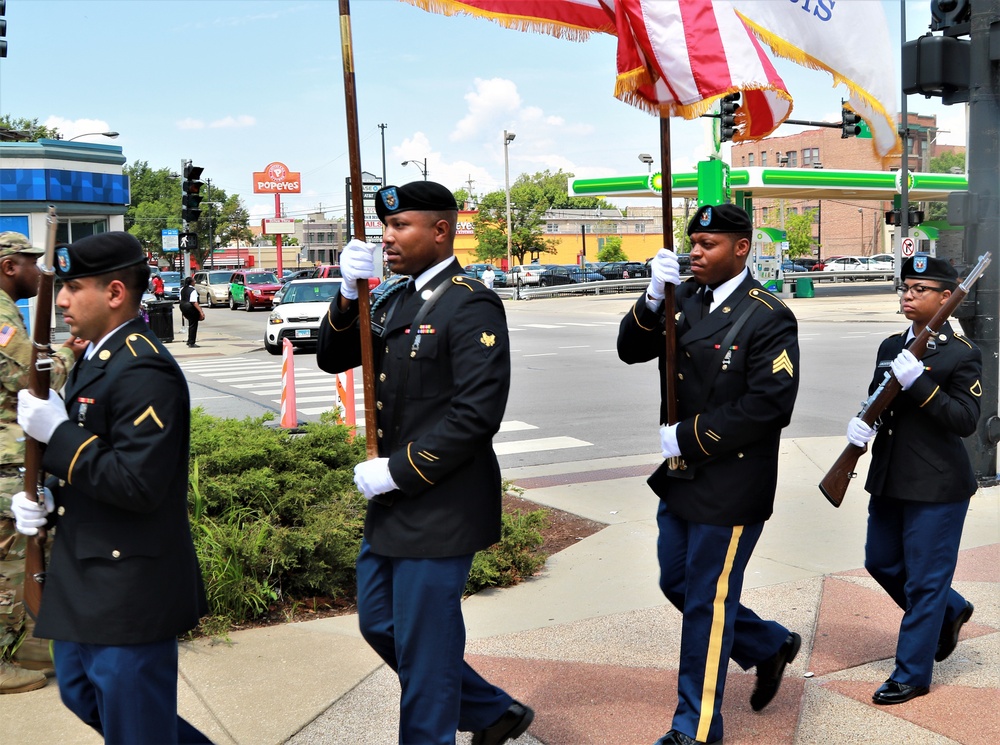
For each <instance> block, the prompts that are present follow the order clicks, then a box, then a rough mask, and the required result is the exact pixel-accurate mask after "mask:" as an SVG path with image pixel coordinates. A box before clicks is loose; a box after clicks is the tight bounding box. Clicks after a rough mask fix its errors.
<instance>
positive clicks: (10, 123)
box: [0, 114, 62, 142]
mask: <svg viewBox="0 0 1000 745" xmlns="http://www.w3.org/2000/svg"><path fill="white" fill-rule="evenodd" d="M60 139H62V135H61V134H59V130H58V129H56V128H55V127H52V128H51V129H50V128H49V127H46V126H45V125H44V124H39V123H38V119H37V118H35V119H26V118H24V117H18V118H16V119H15V118H14V117H12V116H11V115H10V114H0V141H6V142H38V140H60Z"/></svg>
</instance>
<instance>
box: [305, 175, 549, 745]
mask: <svg viewBox="0 0 1000 745" xmlns="http://www.w3.org/2000/svg"><path fill="white" fill-rule="evenodd" d="M375 210H376V213H377V214H378V217H379V219H380V220H382V222H383V223H384V224H385V230H384V234H383V236H382V240H383V241H384V243H385V246H384V252H385V256H386V258H387V260H388V266H389V269H390V270H391V271H392V272H394V273H396V274H401V275H410V276H411V277H412V279H410V280H408V281H406V280H402V279H397V280H395V281H392V280H390V283H387V284H388V286H387V288H386V289H385V291H384V292H383V293H382V294H381V295H380V296H379V298H378V300H377V301H375V302H373V303H372V342H373V347H374V363H375V365H374V366H375V370H376V371H377V379H378V382H377V383H376V387H375V395H376V398H377V403H376V404H375V406H376V409H377V410H378V411H377V414H376V416H377V419H378V432H377V439H378V456H379V457H377V458H374V459H372V460H368V461H365V462H363V463H360V464H358V466H357V467H356V468H355V470H354V481H355V484H357V486H358V488H359V489H360V491H361V492H362V494H364V496H365V498H366V499H368V507H367V514H366V516H365V528H364V539H363V541H362V544H361V551H360V553H359V555H358V560H357V582H358V621H359V624H360V626H361V633H362V635H363V636H364V638H365V639H366V641H367V642H368V643H369V644H370V645H371V646H372V648H373V649H374V650H375V651H376V652H377V653H378V654H379V656H380V657H382V659H383V660H385V662H386V663H387V664H388V665H389V666H390V667H391V668H392V669H393V670H395V671H396V673H397V674H398V676H399V682H400V686H401V688H402V694H401V697H400V715H399V742H400V743H454V742H455V732H456V730H462V731H471V732H473V733H474V735H473V737H472V742H473V743H475V744H476V745H485V744H490V745H498V744H499V743H503V742H506V741H507V740H510V739H514V738H516V737H518V736H519V735H520V734H521V733H522V732H524V731H525V730H526V729H527V728H528V726H529V725H530V724H531V720H532V718H533V717H534V712H533V711H532V710H531V709H530V708H529V707H527V706H525V705H524V704H521V703H519V702H517V701H515V700H514V699H512V698H511V697H510V695H508V694H507V693H505V692H504V691H502V690H501V689H499V688H497V687H495V686H493V685H491V684H490V683H488V682H487V681H485V680H484V679H483V678H482V677H480V676H479V674H478V673H476V671H475V670H473V669H472V667H470V666H469V665H468V664H467V663H466V662H465V661H464V659H463V657H464V651H465V622H464V621H463V619H462V594H463V591H464V589H465V584H466V581H467V579H468V576H469V570H470V568H471V566H472V557H473V555H474V554H475V552H476V551H478V550H480V549H484V548H487V547H488V546H490V545H492V544H493V543H495V542H496V541H497V540H499V538H500V514H501V484H500V468H499V465H498V463H497V458H496V454H495V453H494V451H493V444H492V439H493V436H494V435H495V434H496V433H497V431H498V430H499V428H500V423H501V420H502V419H503V413H504V408H505V407H506V404H507V393H508V390H509V387H510V344H509V339H508V334H507V321H506V318H505V316H504V310H503V304H502V303H501V302H500V300H499V298H498V297H497V296H496V294H494V293H492V292H488V291H487V290H486V288H485V287H484V286H483V284H482V283H481V282H477V281H476V280H474V279H472V278H470V277H468V276H467V275H466V274H465V272H463V270H462V268H461V266H460V265H459V263H458V262H457V261H456V260H455V258H454V241H455V229H456V225H457V221H458V205H457V204H456V202H455V197H454V196H453V195H452V193H451V192H450V191H449V190H448V189H446V188H445V187H444V186H442V185H441V184H437V183H434V182H432V181H416V182H413V183H409V184H405V185H403V186H389V187H386V188H384V189H381V190H380V191H379V192H378V193H377V194H376V196H375ZM373 249H374V246H372V245H371V244H365V243H362V242H361V241H357V240H354V241H351V242H350V243H348V245H347V247H346V248H345V250H344V253H343V255H342V256H341V272H342V274H343V284H342V285H341V287H340V295H339V297H337V298H334V300H333V301H332V302H331V303H330V309H329V311H328V313H327V315H326V317H325V319H324V320H323V321H322V323H321V325H320V332H319V346H318V351H317V362H318V364H319V366H320V368H322V369H323V370H326V371H327V372H332V373H336V372H341V371H343V370H349V369H351V368H353V367H356V366H357V365H359V364H360V363H361V336H360V329H359V324H358V302H357V297H358V293H357V282H358V280H365V279H367V278H370V277H373V276H375V270H374V266H373V260H372V252H373Z"/></svg>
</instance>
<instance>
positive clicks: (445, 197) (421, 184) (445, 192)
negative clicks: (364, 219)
mask: <svg viewBox="0 0 1000 745" xmlns="http://www.w3.org/2000/svg"><path fill="white" fill-rule="evenodd" d="M412 210H418V211H421V212H447V211H450V210H454V211H456V212H457V211H458V202H456V201H455V195H454V194H452V193H451V191H450V190H449V189H448V187H446V186H441V184H438V183H436V182H434V181H411V182H410V183H408V184H403V185H402V186H387V187H385V188H384V189H380V190H379V192H378V194H376V195H375V212H376V214H377V215H378V219H379V220H381V221H382V222H383V223H385V218H386V217H387V216H389V215H397V214H399V213H400V212H410V211H412Z"/></svg>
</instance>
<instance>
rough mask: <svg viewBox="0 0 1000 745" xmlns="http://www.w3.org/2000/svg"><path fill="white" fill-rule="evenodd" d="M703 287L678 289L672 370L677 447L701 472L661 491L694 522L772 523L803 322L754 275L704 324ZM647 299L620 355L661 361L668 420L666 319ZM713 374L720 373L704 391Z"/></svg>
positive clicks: (629, 317) (623, 335)
mask: <svg viewBox="0 0 1000 745" xmlns="http://www.w3.org/2000/svg"><path fill="white" fill-rule="evenodd" d="M699 287H700V285H698V284H697V283H696V282H694V281H693V280H689V281H687V282H684V283H682V284H681V285H679V286H678V287H677V289H676V292H675V299H676V313H677V315H676V323H677V347H678V349H677V369H676V370H673V371H670V374H672V375H674V376H675V378H676V383H677V407H678V416H679V424H678V427H677V442H678V445H679V446H680V449H681V453H682V454H683V459H684V461H685V463H686V464H687V466H688V468H691V469H693V471H694V476H693V478H688V479H685V478H677V479H673V478H671V479H664V480H661V481H660V483H661V484H663V486H662V488H659V489H658V490H657V493H658V494H659V496H660V497H661V498H662V499H665V500H666V502H667V506H668V508H669V510H670V512H671V513H673V514H675V515H677V516H678V517H680V518H682V519H685V520H690V521H693V522H699V523H706V524H709V525H723V526H728V525H747V524H752V523H758V522H763V521H764V520H766V519H767V518H768V517H770V515H771V512H772V509H773V505H774V492H775V487H776V484H777V473H778V443H779V438H780V434H781V429H782V428H783V427H784V426H786V425H787V424H788V422H789V420H790V418H791V415H792V407H793V405H794V403H795V396H796V393H797V391H798V374H799V347H798V331H797V328H798V327H797V323H796V321H795V316H794V315H793V314H792V312H791V311H790V310H789V309H788V307H787V306H786V305H785V304H784V303H783V302H781V300H779V299H778V298H777V297H775V296H774V295H771V294H770V293H768V292H767V291H765V290H764V289H763V288H762V287H761V285H760V283H758V282H757V281H756V280H755V279H753V278H752V277H751V276H750V275H749V274H747V276H746V278H745V279H744V281H743V282H741V283H740V285H739V286H738V287H737V288H736V289H735V290H734V291H733V293H732V294H731V295H730V296H729V297H728V298H726V299H725V301H724V302H723V303H722V304H721V305H720V306H719V307H716V308H715V310H713V311H712V312H711V313H710V314H708V315H706V316H705V317H704V318H701V295H700V293H699V292H698V290H699ZM645 297H646V296H645V295H643V296H642V297H640V298H639V300H638V301H637V302H636V304H635V306H634V307H633V308H632V310H631V311H630V312H629V313H628V314H626V316H625V317H624V318H623V319H622V323H621V327H620V329H619V333H618V355H619V357H620V358H621V359H622V361H623V362H626V363H628V364H634V363H636V362H646V361H648V360H651V359H654V358H657V359H658V360H659V368H660V381H661V406H660V421H661V423H665V422H666V420H667V417H666V403H665V389H666V385H665V377H664V376H665V375H666V373H667V371H666V349H665V345H664V336H663V324H664V315H663V311H662V309H661V310H660V311H658V312H654V311H651V310H650V309H649V307H648V306H647V305H646V300H645ZM746 312H750V315H749V316H748V317H747V318H746V320H745V321H744V322H743V325H742V327H741V328H740V330H739V332H738V333H737V335H736V337H735V339H733V340H732V342H731V343H730V344H728V347H729V348H728V349H725V350H723V349H721V348H720V347H721V344H722V342H723V341H724V340H725V339H726V336H727V333H728V332H729V330H730V329H731V328H732V327H733V325H734V324H736V323H738V322H739V319H740V318H741V317H742V315H743V314H744V313H746ZM712 368H715V369H716V374H715V377H714V380H712V381H711V386H710V388H709V389H708V390H705V387H706V386H705V383H706V375H708V374H709V371H710V370H711V369H712ZM662 470H663V469H661V471H662Z"/></svg>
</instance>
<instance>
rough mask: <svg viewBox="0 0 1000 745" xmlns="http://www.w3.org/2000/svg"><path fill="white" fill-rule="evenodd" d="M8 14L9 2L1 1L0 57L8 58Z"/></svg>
mask: <svg viewBox="0 0 1000 745" xmlns="http://www.w3.org/2000/svg"><path fill="white" fill-rule="evenodd" d="M6 12H7V0H0V57H6V56H7V39H6V38H4V37H6V36H7V19H6V18H4V17H3V16H4V13H6Z"/></svg>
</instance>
